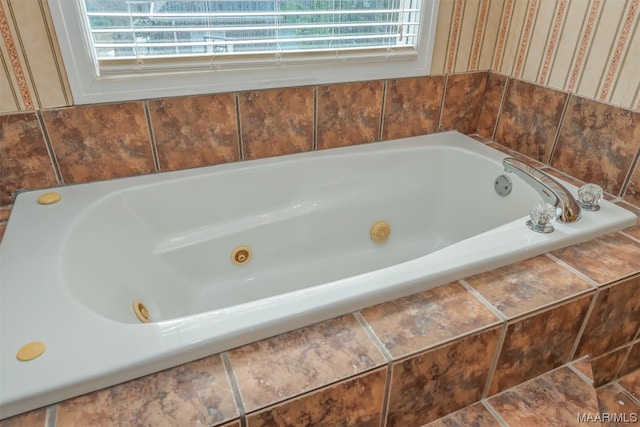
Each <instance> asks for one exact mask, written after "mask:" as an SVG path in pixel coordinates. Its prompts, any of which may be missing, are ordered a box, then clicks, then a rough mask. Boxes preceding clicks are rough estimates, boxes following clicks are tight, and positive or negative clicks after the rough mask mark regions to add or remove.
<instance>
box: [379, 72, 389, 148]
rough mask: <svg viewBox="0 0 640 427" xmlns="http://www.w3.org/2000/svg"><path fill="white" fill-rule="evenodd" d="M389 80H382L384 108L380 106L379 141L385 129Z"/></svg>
mask: <svg viewBox="0 0 640 427" xmlns="http://www.w3.org/2000/svg"><path fill="white" fill-rule="evenodd" d="M387 82H388V80H386V79H385V80H383V81H382V108H380V122H379V125H378V141H382V132H383V131H384V111H385V108H384V106H385V104H386V102H387Z"/></svg>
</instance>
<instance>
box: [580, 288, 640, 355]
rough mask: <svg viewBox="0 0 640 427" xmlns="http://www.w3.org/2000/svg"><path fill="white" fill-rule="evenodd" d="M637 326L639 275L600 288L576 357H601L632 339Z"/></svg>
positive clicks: (639, 299) (639, 300) (638, 314)
mask: <svg viewBox="0 0 640 427" xmlns="http://www.w3.org/2000/svg"><path fill="white" fill-rule="evenodd" d="M639 326H640V276H637V277H635V278H633V279H629V280H626V281H624V282H621V283H618V284H616V285H614V286H610V287H608V288H604V289H602V290H601V291H600V292H599V293H598V294H597V295H596V302H595V305H594V307H593V309H592V311H591V314H589V320H588V322H587V326H586V327H585V329H584V332H583V334H582V339H581V340H580V344H579V345H578V349H577V352H576V356H577V357H579V356H583V355H587V354H590V355H591V356H593V357H597V356H600V355H601V354H605V353H607V352H608V351H611V350H613V349H614V348H616V347H619V346H621V345H624V344H626V343H629V342H631V341H632V340H633V338H634V336H635V335H636V332H637V331H638V327H639Z"/></svg>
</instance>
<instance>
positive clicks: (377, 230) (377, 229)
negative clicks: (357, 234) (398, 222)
mask: <svg viewBox="0 0 640 427" xmlns="http://www.w3.org/2000/svg"><path fill="white" fill-rule="evenodd" d="M389 235H391V226H390V225H389V223H387V222H386V221H378V222H376V223H375V224H373V225H372V226H371V232H370V236H371V240H373V241H374V242H376V243H382V242H385V241H386V240H387V239H388V238H389Z"/></svg>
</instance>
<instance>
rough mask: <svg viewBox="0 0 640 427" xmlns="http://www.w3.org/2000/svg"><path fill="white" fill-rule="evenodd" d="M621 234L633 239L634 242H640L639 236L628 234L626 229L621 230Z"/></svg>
mask: <svg viewBox="0 0 640 427" xmlns="http://www.w3.org/2000/svg"><path fill="white" fill-rule="evenodd" d="M620 234H622V235H623V236H625V237H628V238H629V239H631V240H633V241H634V242H638V243H640V239H638V238H637V237H633V236H632V235H631V234H627V233H625V232H624V231H620Z"/></svg>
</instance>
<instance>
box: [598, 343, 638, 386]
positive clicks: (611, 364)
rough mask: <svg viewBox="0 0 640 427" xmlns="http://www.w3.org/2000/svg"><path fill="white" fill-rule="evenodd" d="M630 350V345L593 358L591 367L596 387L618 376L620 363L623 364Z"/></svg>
mask: <svg viewBox="0 0 640 427" xmlns="http://www.w3.org/2000/svg"><path fill="white" fill-rule="evenodd" d="M628 352H629V348H628V347H622V348H620V349H618V350H615V351H612V352H611V353H608V354H604V355H602V356H600V357H595V358H593V359H592V360H591V367H592V370H593V376H594V379H593V384H594V386H595V387H600V386H601V385H604V384H607V383H608V382H611V380H613V379H615V378H616V376H617V374H618V371H619V369H620V365H622V362H623V361H624V358H625V357H626V355H627V353H628Z"/></svg>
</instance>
